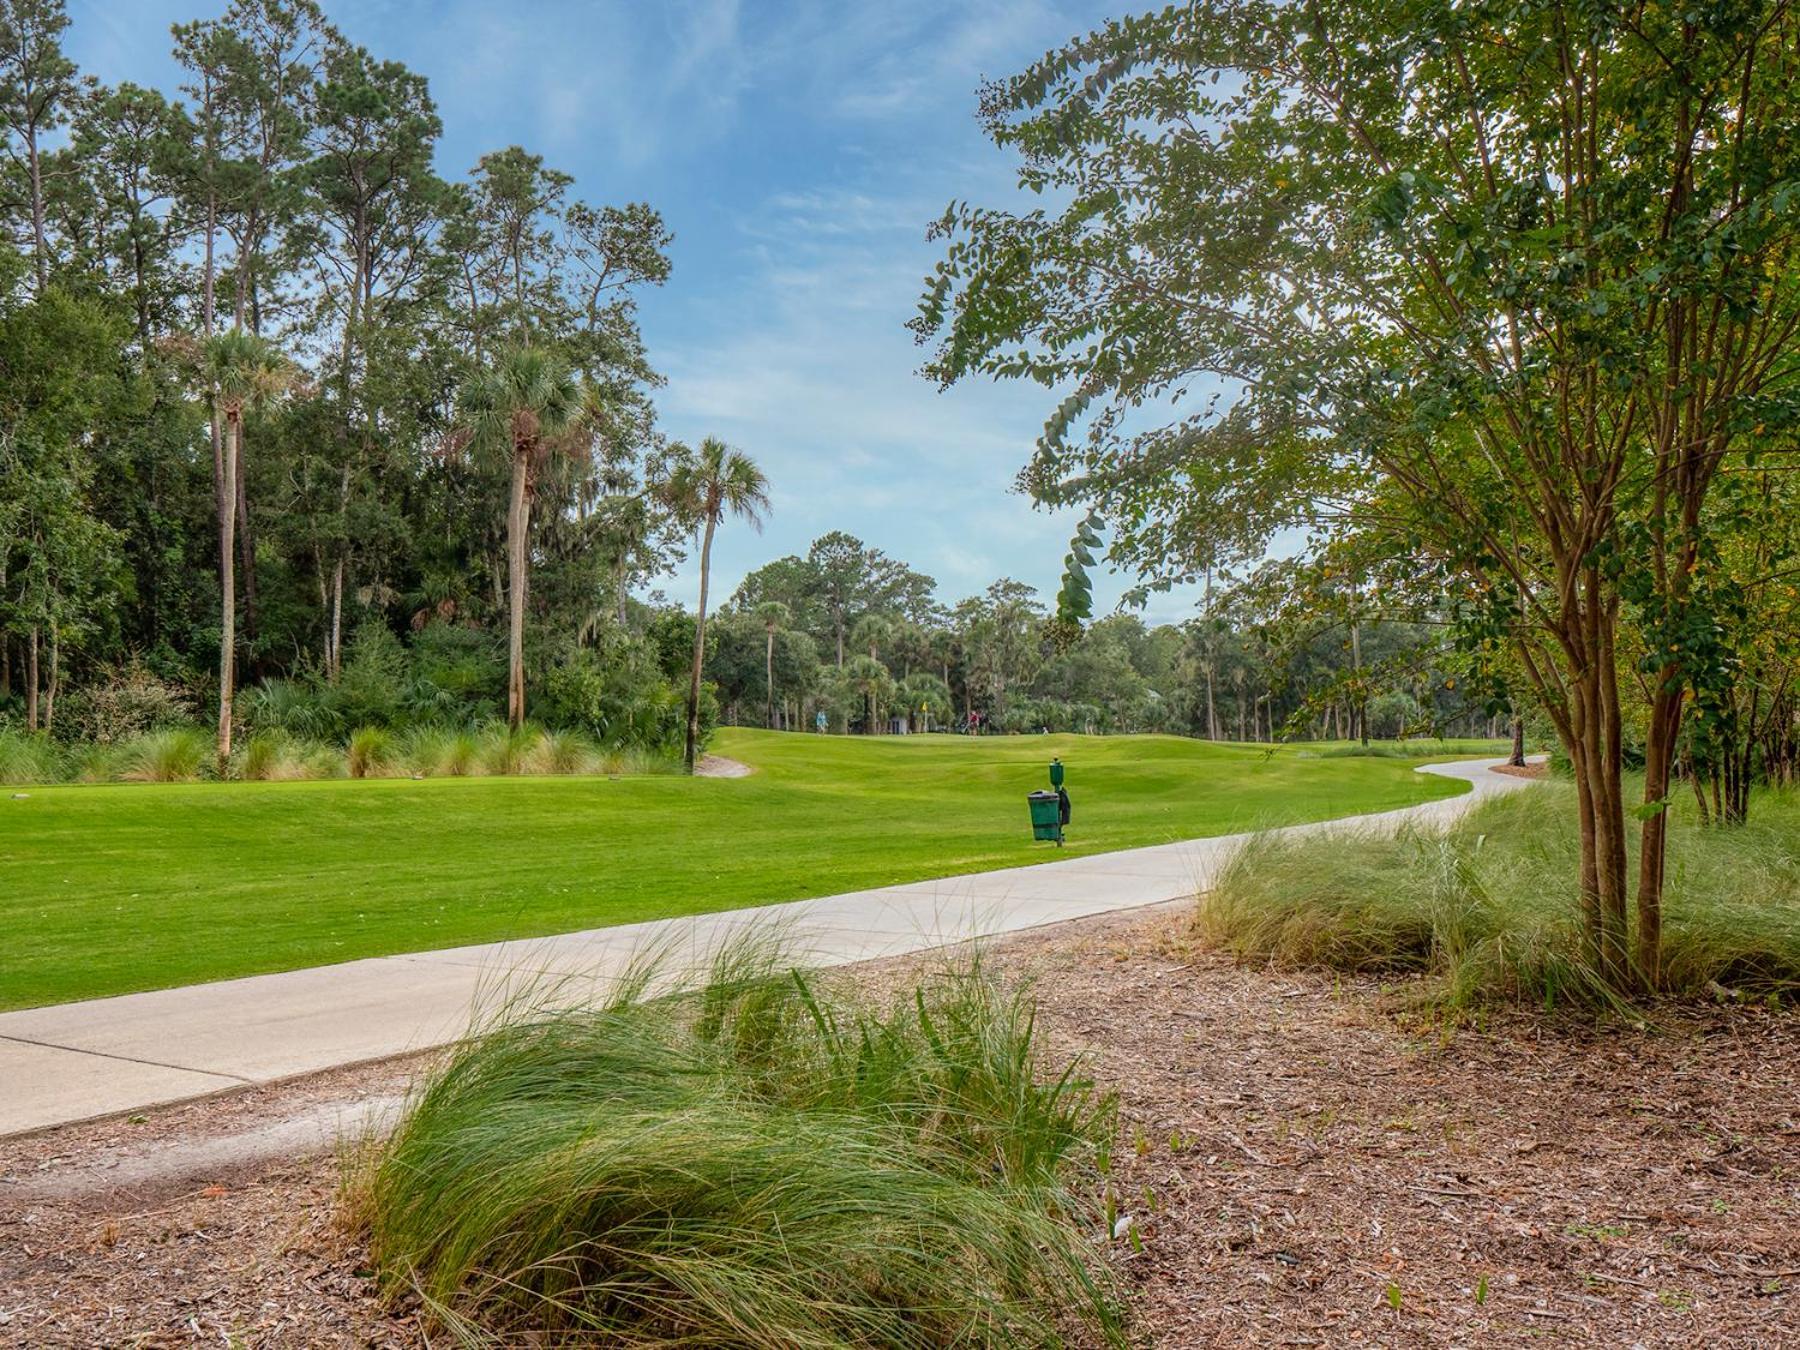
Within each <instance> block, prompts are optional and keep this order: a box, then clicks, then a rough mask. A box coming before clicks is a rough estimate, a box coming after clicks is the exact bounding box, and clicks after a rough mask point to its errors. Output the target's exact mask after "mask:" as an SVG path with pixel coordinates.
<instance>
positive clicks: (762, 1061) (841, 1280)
mask: <svg viewBox="0 0 1800 1350" xmlns="http://www.w3.org/2000/svg"><path fill="white" fill-rule="evenodd" d="M657 983H658V979H657V978H656V977H650V978H646V977H644V976H643V975H642V974H641V973H640V976H639V977H638V978H634V979H630V980H628V981H626V987H625V989H624V992H622V993H620V994H618V995H617V996H615V997H614V998H613V999H612V1000H611V1001H609V1002H606V1003H604V1004H602V1005H599V1006H588V1007H566V1006H565V1007H555V1006H539V1007H529V1006H515V1007H514V1008H513V1009H512V1010H511V1011H510V1012H508V1013H507V1014H506V1015H504V1016H503V1017H502V1018H501V1019H500V1020H499V1021H498V1022H497V1023H496V1024H495V1025H493V1026H491V1027H489V1028H488V1029H487V1030H485V1031H484V1032H483V1033H482V1034H481V1035H479V1036H477V1037H474V1038H472V1039H470V1040H468V1041H465V1042H464V1043H462V1044H461V1045H460V1046H459V1047H457V1048H456V1049H455V1050H453V1051H452V1052H450V1053H449V1055H448V1057H447V1058H446V1059H445V1060H444V1062H443V1063H442V1064H441V1066H440V1067H439V1068H438V1069H437V1070H436V1071H435V1072H434V1073H433V1074H431V1075H430V1077H429V1078H428V1080H427V1081H426V1083H425V1085H424V1086H423V1088H422V1089H421V1090H420V1091H419V1092H418V1094H417V1095H416V1097H415V1099H414V1101H413V1102H412V1104H411V1106H410V1108H409V1110H408V1112H407V1114H406V1115H405V1116H404V1118H403V1119H402V1121H401V1122H400V1124H399V1127H398V1128H397V1129H396V1131H395V1132H394V1133H393V1135H392V1136H391V1137H390V1138H389V1140H388V1141H387V1142H386V1143H385V1144H383V1145H379V1146H377V1147H376V1148H375V1149H374V1150H373V1151H372V1153H371V1154H370V1155H369V1157H368V1158H367V1159H366V1160H365V1162H364V1165H363V1170H362V1171H361V1173H360V1175H358V1176H357V1177H355V1178H354V1179H353V1182H352V1185H351V1187H350V1191H349V1194H350V1196H351V1203H352V1206H353V1212H354V1213H355V1214H357V1215H358V1216H360V1217H361V1219H362V1220H363V1221H364V1222H366V1223H367V1225H368V1228H369V1231H370V1237H371V1244H372V1250H373V1253H374V1256H375V1260H376V1263H377V1265H378V1267H379V1270H380V1273H381V1278H382V1281H383V1287H384V1289H385V1291H386V1293H387V1295H388V1296H389V1297H391V1298H398V1297H403V1296H405V1295H408V1294H411V1293H417V1295H418V1296H419V1297H420V1298H421V1299H422V1300H423V1302H424V1304H425V1306H426V1308H427V1309H428V1310H429V1312H430V1313H431V1315H432V1316H434V1317H435V1318H436V1319H437V1320H438V1321H439V1322H441V1323H442V1324H443V1325H444V1326H445V1327H447V1328H448V1329H450V1330H451V1331H452V1332H453V1333H455V1334H456V1335H457V1336H458V1337H459V1338H460V1339H464V1340H467V1341H470V1342H477V1341H487V1342H490V1343H498V1342H511V1341H527V1340H528V1341H530V1342H531V1343H534V1344H569V1343H575V1342H577V1341H579V1342H580V1343H583V1344H586V1343H602V1344H618V1345H642V1344H650V1343H656V1344H665V1343H668V1344H688V1345H726V1344H729V1345H745V1346H761V1347H770V1350H773V1348H774V1347H784V1348H785V1347H793V1346H817V1347H824V1346H837V1345H846V1344H852V1345H863V1346H927V1345H930V1346H936V1345H959V1344H968V1345H997V1344H1047V1343H1054V1342H1058V1341H1060V1340H1061V1339H1063V1335H1064V1333H1065V1332H1066V1331H1068V1330H1069V1329H1070V1328H1071V1327H1073V1326H1076V1325H1079V1326H1081V1327H1083V1328H1084V1329H1085V1331H1086V1332H1087V1334H1089V1335H1090V1336H1091V1337H1094V1338H1098V1339H1101V1340H1104V1341H1106V1342H1109V1343H1113V1344H1122V1343H1123V1332H1122V1329H1121V1324H1120V1319H1119V1315H1118V1313H1117V1310H1116V1306H1115V1301H1114V1298H1113V1294H1112V1290H1111V1287H1110V1285H1109V1283H1108V1280H1107V1278H1106V1276H1105V1274H1104V1269H1103V1267H1102V1266H1101V1264H1100V1262H1099V1260H1098V1257H1097V1251H1096V1249H1095V1247H1094V1242H1093V1234H1094V1230H1095V1228H1096V1226H1097V1225H1099V1224H1100V1223H1101V1222H1102V1219H1101V1217H1100V1216H1101V1214H1102V1210H1101V1208H1100V1206H1099V1205H1098V1204H1097V1203H1096V1200H1097V1196H1096V1194H1095V1192H1096V1191H1097V1189H1098V1186H1099V1176H1100V1173H1101V1171H1102V1170H1103V1169H1104V1166H1105V1159H1106V1149H1107V1146H1108V1144H1109V1141H1110V1140H1111V1138H1112V1136H1113V1131H1114V1128H1115V1111H1114V1106H1113V1102H1112V1099H1111V1098H1110V1097H1109V1096H1105V1095H1102V1094H1099V1093H1097V1092H1096V1091H1095V1090H1094V1088H1093V1087H1092V1085H1091V1084H1090V1083H1088V1082H1087V1081H1086V1080H1085V1079H1083V1078H1082V1077H1081V1076H1080V1074H1079V1071H1078V1070H1077V1069H1076V1068H1075V1067H1069V1068H1065V1069H1063V1070H1062V1071H1061V1072H1060V1073H1052V1074H1049V1075H1047V1076H1046V1075H1042V1074H1041V1073H1040V1070H1041V1069H1042V1068H1043V1066H1042V1065H1041V1064H1040V1063H1039V1059H1040V1056H1039V1054H1038V1052H1037V1047H1036V1045H1035V1035H1034V1026H1033V1012H1032V1005H1031V1003H1030V1000H1029V998H1028V997H1027V996H1026V995H1024V994H1023V993H1021V992H1019V991H1017V990H1008V989H1005V988H1003V987H1002V986H1001V985H999V984H998V983H997V982H996V981H995V980H993V979H992V978H991V977H990V976H988V975H986V974H984V973H983V972H982V971H981V970H980V969H979V967H978V966H977V965H971V966H969V967H967V968H964V969H961V970H959V971H955V972H946V973H944V974H942V975H940V976H938V977H936V978H933V979H929V980H927V981H925V982H924V983H922V984H920V985H919V986H917V987H916V988H914V989H912V990H910V991H909V992H908V993H907V994H906V995H904V996H903V997H900V998H898V999H896V1000H895V1001H894V1002H892V1003H891V1004H889V1005H887V1006H885V1007H877V1006H874V1005H872V1004H870V1003H866V1002H864V1001H862V1000H861V999H859V998H857V997H855V996H854V995H852V994H850V993H848V992H846V991H844V990H841V989H838V988H836V987H833V986H831V985H828V984H826V983H824V982H822V981H820V980H819V979H817V978H815V977H813V976H809V975H805V974H801V973H798V972H791V971H786V972H784V971H782V970H781V969H780V968H779V966H778V964H777V963H776V962H775V961H774V960H773V959H772V958H770V957H768V956H767V955H765V954H760V953H759V952H758V951H757V950H755V949H754V948H752V947H745V946H740V947H739V948H738V949H737V950H736V951H734V952H729V953H727V954H726V955H725V956H723V957H722V958H721V959H720V960H719V961H718V963H717V964H716V965H715V967H714V969H713V970H712V972H711V974H710V976H708V977H707V978H706V979H704V980H703V981H701V982H699V983H697V984H696V985H693V986H690V987H687V988H685V989H681V990H678V991H675V992H672V993H666V992H665V993H662V994H660V995H659V996H657V997H650V996H649V994H648V992H647V990H648V989H649V988H650V987H651V986H652V985H655V984H657Z"/></svg>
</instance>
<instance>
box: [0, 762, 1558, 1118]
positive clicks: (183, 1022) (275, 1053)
mask: <svg viewBox="0 0 1800 1350" xmlns="http://www.w3.org/2000/svg"><path fill="white" fill-rule="evenodd" d="M1502 762H1503V761H1498V760H1490V761H1462V762H1458V763H1451V764H1432V765H1426V766H1424V767H1423V768H1422V769H1421V770H1420V771H1421V772H1424V773H1434V774H1440V775H1442V776H1445V777H1450V778H1460V779H1464V780H1466V781H1467V782H1468V783H1469V784H1470V786H1471V791H1470V792H1469V793H1467V794H1464V795H1461V796H1457V797H1450V798H1445V799H1442V800H1439V801H1434V802H1426V803H1423V804H1421V805H1418V806H1411V807H1405V808H1402V809H1400V810H1395V811H1386V812H1380V813H1377V814H1373V815H1364V816H1352V817H1347V818H1345V819H1342V820H1338V821H1327V822H1324V823H1322V824H1318V825H1296V826H1291V827H1288V828H1287V829H1286V830H1283V831H1280V833H1302V832H1314V831H1318V830H1329V829H1333V828H1344V827H1345V826H1346V825H1349V826H1353V827H1354V828H1358V829H1392V828H1394V827H1395V826H1396V825H1398V824H1399V823H1400V822H1402V821H1416V822H1433V821H1444V820H1449V819H1451V818H1452V817H1454V816H1455V815H1457V814H1458V813H1460V812H1461V811H1463V810H1464V809H1465V808H1466V807H1467V806H1468V804H1469V803H1470V802H1471V801H1472V800H1474V799H1475V798H1476V797H1478V796H1481V795H1485V794H1487V793H1491V792H1500V791H1505V790H1507V789H1510V788H1516V787H1519V786H1521V785H1522V783H1523V781H1524V780H1521V779H1519V778H1515V777H1510V776H1507V775H1503V774H1496V773H1493V772H1492V771H1491V768H1492V766H1494V765H1496V764H1499V763H1502ZM1249 837H1250V836H1249V835H1243V834H1238V835H1223V836H1219V837H1215V838H1211V839H1195V840H1191V841H1187V842H1183V843H1174V844H1160V845H1156V846H1154V847H1150V848H1135V849H1126V850H1122V851H1119V852H1115V853H1098V854H1091V855H1088V856H1086V857H1080V858H1068V859H1064V860H1062V861H1060V862H1046V863H1039V864H1036V865H1034V866H1029V867H1013V868H1008V869H1006V870H1004V871H998V872H982V873H977V874H975V875H973V876H961V877H953V878H948V879H945V880H942V881H922V882H912V883H909V884H907V885H903V886H887V887H883V888H881V889H879V890H869V891H854V892H851V893H850V894H847V895H833V896H827V897H825V898H823V899H817V900H801V901H795V902H792V903H789V904H776V905H765V906H760V907H757V908H755V909H739V910H727V911H724V912H721V913H717V914H700V915H694V916H691V917H685V918H674V919H657V920H653V921H651V922H647V923H634V924H624V925H620V926H618V927H615V928H597V929H590V930H587V931H585V932H578V933H565V934H561V935H559V936H555V937H546V938H531V939H524V940H517V941H510V942H493V943H486V944H483V945H480V946H474V947H456V948H451V949H448V950H442V951H430V952H416V953H413V954H410V955H404V956H382V957H372V958H368V959H365V960H361V961H349V962H345V963H343V964H341V965H333V966H317V967H313V968H311V969H306V970H293V971H285V972H282V973H280V974H275V975H253V976H250V977H248V978H245V979H237V980H221V981H218V982H216V983H212V984H198V985H189V986H187V987H185V988H178V989H160V990H154V991H151V992H149V993H142V994H126V995H123V996H120V997H117V998H104V999H93V1000H89V1001H87V1002H82V1003H61V1004H54V1005H52V1006H50V1007H44V1008H28V1009H25V1010H23V1011H19V1012H10V1013H3V1014H0V1135H6V1134H16V1133H19V1132H22V1131H26V1130H35V1129H41V1128H44V1127H46V1126H51V1125H61V1124H68V1123H71V1122H74V1121H78V1120H86V1119H91V1118H93V1117H96V1116H105V1115H114V1114H118V1113H121V1112H126V1111H134V1110H139V1109H142V1108H144V1107H148V1106H157V1105H162V1104H165V1103H168V1102H173V1101H180V1100H183V1099H186V1098H192V1097H200V1096H206V1095H209V1094H211V1093H215V1092H223V1091H229V1090H231V1089H233V1088H237V1087H241V1086H243V1085H245V1084H251V1083H267V1082H270V1081H273V1080H276V1079H281V1078H290V1077H294V1076H296V1075H299V1074H307V1073H314V1072H317V1071H319V1070H322V1069H330V1068H336V1067H339V1066H342V1065H346V1064H354V1063H358V1062H360V1061H364V1060H371V1059H381V1058H385V1057H388V1056H392V1055H399V1054H404V1053H406V1052H408V1051H413V1050H422V1049H427V1048H429V1047H432V1046H436V1045H442V1044H445V1043H446V1042H449V1041H453V1040H455V1039H457V1038H458V1037H459V1036H461V1035H462V1034H464V1033H465V1032H466V1031H467V1030H468V1028H469V1026H470V1023H471V1018H472V1016H473V1015H474V1014H475V1012H476V1010H477V1009H479V1008H481V1007H484V1006H486V1007H492V1006H493V1005H494V1003H495V1002H497V1001H498V1000H500V999H502V998H504V997H505V995H506V992H507V990H508V989H509V988H511V989H519V988H522V987H526V986H529V985H530V984H531V983H532V982H534V981H538V980H543V979H552V980H559V981H569V982H572V983H574V984H576V985H577V987H578V988H579V987H585V985H586V983H587V982H589V981H592V982H594V983H596V984H599V983H602V982H604V981H606V980H607V979H609V978H611V977H612V976H614V975H616V974H617V973H618V972H619V971H620V970H621V969H622V968H624V966H625V965H626V964H627V963H628V962H630V961H631V959H632V957H633V956H634V955H635V954H638V953H641V952H643V951H644V950H645V949H646V948H654V949H655V950H657V951H658V952H659V953H662V954H663V955H664V957H665V958H667V959H670V960H672V961H673V962H674V964H675V965H676V966H677V967H679V966H681V965H683V964H686V963H687V962H688V961H690V960H702V959H704V957H705V955H706V954H707V953H708V952H710V951H712V950H714V949H715V948H716V947H717V945H718V944H719V943H720V942H721V941H722V940H723V939H725V938H727V937H729V936H730V935H732V934H733V933H737V932H742V931H744V930H746V929H749V928H756V927H763V926H774V927H776V928H777V929H778V930H779V931H780V932H781V933H782V934H783V936H784V939H785V941H786V944H787V945H788V947H789V949H791V950H792V951H793V952H794V953H795V956H796V959H797V960H800V961H804V962H808V963H811V964H817V965H838V964H845V963H848V962H852V961H860V960H865V959H868V958H873V957H880V956H893V955H897V954H900V953H903V952H910V951H917V950H921V949H923V948H927V947H935V946H941V945H944V944H948V943H953V942H958V941H962V940H965V939H967V938H971V937H977V936H982V935H990V934H998V933H1006V932H1012V931H1015V930H1018V929H1022V928H1032V927H1036V926H1038V925H1040V924H1047V923H1056V922H1059V921H1061V920H1065V919H1077V918H1082V917H1085V916H1087V915H1090V914H1099V913H1103V912H1105V911H1109V910H1120V909H1130V908H1133V907H1136V906H1140V905H1151V904H1157V903H1160V902H1162V901H1166V900H1176V899H1181V898H1183V897H1185V896H1190V895H1195V894H1198V893H1199V892H1201V891H1203V890H1205V889H1206V888H1207V887H1208V886H1209V885H1210V884H1211V879H1212V878H1213V876H1215V875H1216V873H1217V871H1218V869H1219V867H1220V865H1221V864H1222V863H1223V862H1224V861H1225V859H1227V858H1229V857H1230V855H1231V853H1232V851H1233V850H1234V849H1235V848H1237V847H1238V846H1239V845H1240V844H1242V843H1243V842H1244V840H1245V839H1247V838H1249Z"/></svg>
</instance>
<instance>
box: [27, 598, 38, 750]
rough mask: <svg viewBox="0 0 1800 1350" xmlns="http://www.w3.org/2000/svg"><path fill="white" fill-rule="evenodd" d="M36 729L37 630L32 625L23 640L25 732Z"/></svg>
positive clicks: (34, 625) (35, 626)
mask: <svg viewBox="0 0 1800 1350" xmlns="http://www.w3.org/2000/svg"><path fill="white" fill-rule="evenodd" d="M37 729H38V629H37V625H36V624H35V623H34V624H32V625H31V632H30V633H29V634H28V635H27V637H26V639H25V730H27V731H36V730H37Z"/></svg>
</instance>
